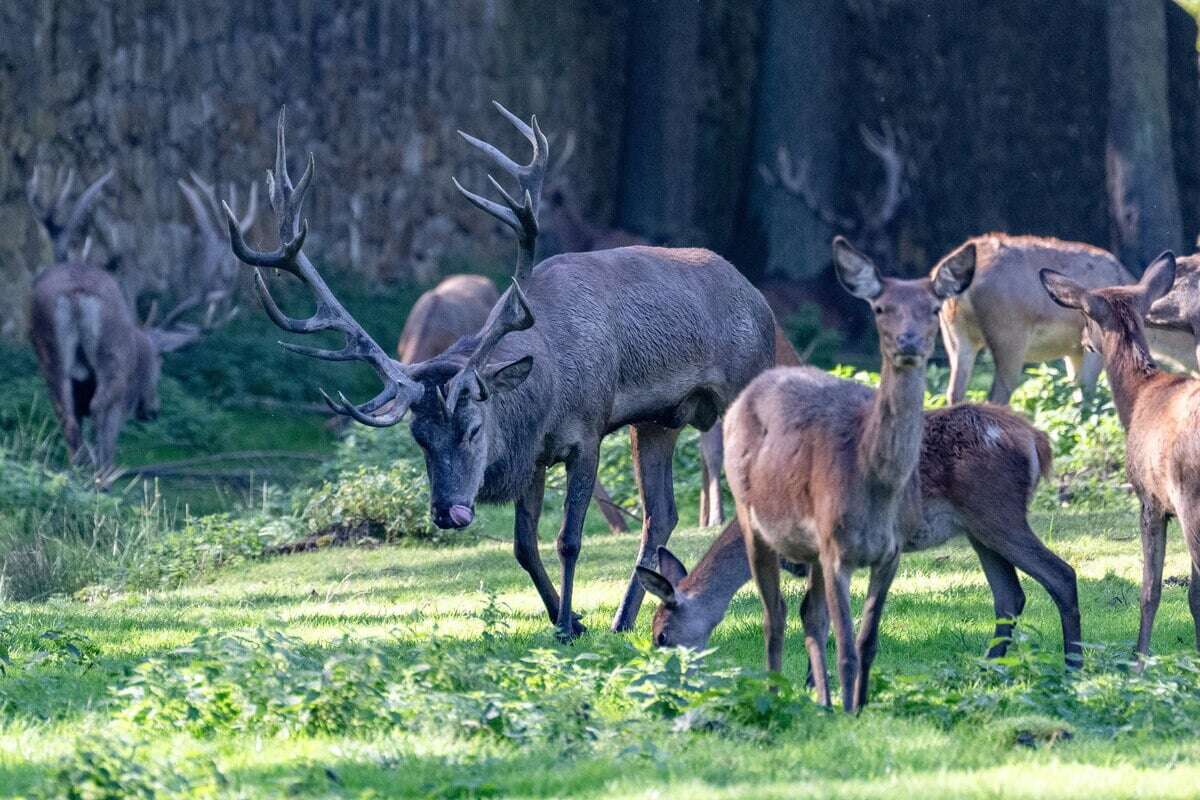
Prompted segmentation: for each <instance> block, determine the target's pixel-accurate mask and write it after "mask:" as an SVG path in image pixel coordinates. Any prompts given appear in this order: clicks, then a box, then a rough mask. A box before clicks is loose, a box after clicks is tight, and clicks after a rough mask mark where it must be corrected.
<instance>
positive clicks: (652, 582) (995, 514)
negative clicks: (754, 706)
mask: <svg viewBox="0 0 1200 800" xmlns="http://www.w3.org/2000/svg"><path fill="white" fill-rule="evenodd" d="M1051 463H1052V456H1051V453H1050V440H1049V438H1048V437H1047V436H1046V434H1044V433H1042V432H1041V431H1039V430H1037V429H1036V428H1034V427H1033V426H1032V425H1030V424H1029V423H1028V422H1026V421H1025V420H1024V419H1022V418H1021V417H1019V416H1017V415H1016V414H1013V413H1012V412H1010V411H1008V410H1007V409H1005V408H1002V407H1000V406H988V405H982V406H974V405H958V406H952V407H950V408H946V409H939V410H937V411H927V412H925V433H924V436H923V438H922V440H921V458H920V463H919V465H918V467H917V473H916V475H915V476H914V478H913V480H915V481H917V482H918V484H919V486H920V498H921V513H920V514H901V515H900V519H899V522H900V529H899V534H900V540H901V543H902V544H901V548H902V550H903V551H904V552H913V551H918V550H926V549H929V548H932V547H936V546H938V545H940V544H942V543H943V542H946V541H948V540H949V539H951V538H953V537H956V536H966V537H967V539H968V541H970V543H971V546H972V547H973V548H975V552H976V554H977V555H978V556H979V563H980V566H982V567H983V574H984V577H985V578H986V579H987V582H988V586H989V587H990V588H991V590H992V603H993V608H994V609H995V614H996V620H997V622H996V631H995V635H994V636H993V639H992V641H993V644H992V646H991V647H990V648H989V650H988V656H989V657H999V656H1002V655H1004V653H1005V652H1006V650H1007V647H1008V640H1009V637H1010V636H1011V635H1012V623H1013V621H1014V620H1016V618H1017V617H1019V616H1020V614H1021V611H1022V610H1024V608H1025V593H1024V591H1023V590H1022V589H1021V583H1020V581H1019V580H1018V578H1017V573H1016V570H1017V569H1021V570H1022V571H1024V572H1026V573H1028V574H1029V575H1031V576H1032V577H1033V578H1034V580H1036V581H1037V582H1038V583H1040V584H1041V585H1042V586H1043V587H1045V589H1046V591H1047V592H1048V593H1049V594H1050V596H1051V598H1053V600H1054V603H1055V605H1057V606H1058V611H1059V617H1060V619H1061V621H1062V633H1063V651H1064V653H1065V655H1066V659H1067V663H1068V664H1078V663H1079V655H1080V652H1081V646H1080V625H1079V601H1078V590H1077V586H1076V580H1075V571H1074V570H1073V569H1072V568H1071V566H1070V565H1069V564H1067V563H1066V562H1065V561H1063V560H1062V559H1061V558H1059V557H1058V556H1057V555H1055V554H1054V553H1053V552H1051V551H1050V550H1049V549H1048V548H1047V547H1046V546H1045V545H1044V544H1042V542H1041V540H1040V539H1039V538H1038V536H1037V534H1036V533H1034V531H1033V528H1032V527H1030V525H1029V521H1028V518H1027V517H1028V507H1029V501H1030V500H1031V499H1032V497H1033V492H1034V489H1035V488H1036V487H1037V482H1038V479H1039V478H1041V477H1046V476H1048V475H1049V474H1050V468H1051ZM658 564H659V571H658V572H655V571H653V570H651V569H648V568H645V567H639V568H638V575H639V576H640V577H641V579H642V584H643V585H644V586H645V587H646V590H647V591H648V592H650V593H652V594H654V595H655V596H657V597H658V598H659V600H660V601H661V604H660V605H659V607H658V610H657V611H656V612H655V614H654V623H653V626H652V631H653V637H654V643H655V644H656V645H657V646H659V647H675V646H680V645H682V646H686V647H695V648H705V647H707V646H708V639H709V636H710V635H711V634H712V631H713V629H714V628H715V627H716V626H717V624H718V623H720V621H721V620H722V619H723V618H724V617H725V613H726V611H727V610H728V608H729V603H730V601H731V600H732V599H733V595H734V593H735V592H737V590H738V589H740V588H741V587H742V586H743V585H745V584H746V582H747V581H749V580H750V562H749V560H748V559H747V558H746V545H745V542H744V540H743V535H742V531H741V528H739V527H738V524H737V522H732V523H730V524H729V526H727V527H726V528H725V530H723V531H722V532H721V535H720V536H719V537H717V539H716V541H714V542H713V544H712V546H711V547H709V549H708V551H707V552H705V554H704V556H703V557H702V558H701V559H700V561H699V562H698V563H697V564H696V569H695V570H694V571H692V572H690V573H689V572H688V571H687V570H686V569H685V568H684V566H683V563H682V562H681V561H680V560H679V559H678V558H677V557H675V555H674V554H673V553H671V552H670V551H669V550H667V549H666V548H663V549H661V550H659V553H658ZM781 566H782V567H783V568H784V569H788V568H789V566H790V564H789V562H781ZM792 571H796V570H795V569H794V567H793V568H792ZM814 589H815V590H816V591H818V592H819V591H821V588H820V587H811V588H810V590H809V591H810V592H812V591H813V590H814ZM810 602H811V598H810V597H808V596H806V598H805V600H804V602H803V603H802V605H801V609H802V610H801V614H805V613H808V610H807V606H808V604H809V603H810ZM821 644H822V646H823V643H821Z"/></svg>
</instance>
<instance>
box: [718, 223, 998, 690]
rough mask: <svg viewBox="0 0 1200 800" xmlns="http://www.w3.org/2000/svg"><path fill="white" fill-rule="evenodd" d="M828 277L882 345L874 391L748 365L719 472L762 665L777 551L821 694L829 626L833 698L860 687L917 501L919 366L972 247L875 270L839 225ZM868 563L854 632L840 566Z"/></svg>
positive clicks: (772, 649)
mask: <svg viewBox="0 0 1200 800" xmlns="http://www.w3.org/2000/svg"><path fill="white" fill-rule="evenodd" d="M833 256H834V266H835V269H836V272H837V276H838V279H839V280H840V281H841V283H842V285H843V286H844V287H845V288H846V290H847V291H848V292H850V294H852V295H853V296H855V297H858V298H860V299H862V300H864V301H866V302H868V303H870V304H871V308H872V310H873V312H874V317H875V327H876V330H877V331H878V334H879V345H880V350H881V352H882V355H883V365H882V367H881V369H880V383H879V388H878V389H877V390H876V391H871V390H870V389H869V388H867V387H864V386H863V385H862V384H859V383H855V382H853V381H848V380H843V379H840V378H835V377H833V376H832V375H829V374H828V373H825V372H822V371H820V370H817V369H811V368H805V367H799V368H791V369H772V370H769V371H768V372H765V373H763V374H762V375H760V376H759V377H758V378H756V379H755V380H754V381H753V382H752V383H751V384H750V386H748V387H747V388H746V390H745V391H744V392H743V393H742V394H741V395H740V396H739V397H738V399H737V400H736V401H735V402H734V403H733V404H732V405H731V406H730V407H729V410H728V412H727V413H726V417H725V474H726V476H727V477H728V480H729V486H730V489H731V490H732V492H733V497H734V501H735V504H736V507H737V519H738V525H739V526H740V527H741V530H742V534H743V537H744V539H745V543H746V553H747V556H748V558H749V561H750V570H751V574H752V575H753V576H754V582H755V584H756V585H757V587H758V591H759V595H760V596H761V598H762V603H763V630H764V634H765V640H766V654H767V668H768V669H770V670H772V671H776V672H777V671H779V669H780V668H781V666H782V663H783V640H784V630H785V622H786V616H787V608H786V605H785V604H784V602H783V597H782V595H781V593H780V590H779V569H780V567H779V560H780V558H781V557H782V558H786V559H787V560H789V561H792V562H796V563H804V564H807V565H808V568H809V571H810V572H809V574H810V578H809V580H810V586H811V588H812V589H813V591H811V592H810V593H809V601H808V604H807V606H806V608H805V609H804V613H803V614H802V615H801V616H802V619H803V622H804V632H805V643H806V646H807V649H808V654H809V661H810V663H811V665H812V671H813V676H814V678H815V680H816V690H817V695H818V697H819V698H820V699H821V701H822V702H823V703H825V704H829V702H830V695H829V686H828V683H827V681H826V680H825V642H826V640H827V639H828V631H829V617H830V615H832V617H833V628H834V635H835V638H836V640H837V654H838V675H839V677H840V678H841V691H842V706H843V707H844V708H845V710H846V711H855V710H857V709H858V708H860V707H861V706H862V705H863V703H864V702H865V701H866V698H867V686H868V680H869V675H870V669H871V664H872V662H873V661H874V658H875V651H876V647H877V642H878V633H879V620H880V616H881V614H882V612H883V606H884V602H885V600H886V598H887V592H888V589H889V587H890V586H891V583H892V579H893V578H894V577H895V574H896V568H897V565H898V564H899V559H900V550H901V547H902V546H903V544H904V539H903V536H902V533H901V532H902V531H903V530H904V529H905V528H906V527H909V526H910V525H912V524H913V523H911V522H909V521H908V520H910V519H915V518H916V517H917V516H919V515H920V513H921V508H920V488H919V485H918V481H917V480H915V479H914V478H915V475H916V473H917V466H918V462H919V460H920V452H921V439H922V431H923V429H924V425H925V415H924V411H923V403H924V399H925V367H926V361H927V359H928V357H929V354H930V352H931V351H932V349H933V344H934V337H935V336H936V333H937V324H938V311H939V309H940V308H941V305H942V302H943V301H944V300H945V299H946V298H948V297H953V296H955V295H958V294H960V293H962V292H963V291H964V290H965V289H966V288H967V287H968V286H969V285H970V283H971V278H972V276H973V274H974V269H975V259H974V251H973V250H972V249H970V248H967V249H964V250H963V251H962V253H961V255H960V257H959V258H957V259H953V260H949V261H946V262H943V264H942V265H941V267H940V269H938V270H937V271H936V272H935V273H934V274H933V275H932V276H931V277H928V278H920V279H916V280H899V279H896V278H884V277H882V276H881V275H880V274H879V271H878V270H877V269H876V267H875V264H874V263H873V262H872V261H871V260H870V259H869V258H868V257H866V256H865V255H863V254H862V253H860V252H859V251H858V250H856V249H855V248H854V247H853V246H851V245H850V243H849V242H847V241H846V240H845V239H843V238H841V237H837V238H835V239H834V242H833ZM860 567H869V568H870V581H869V586H868V590H867V599H866V604H865V606H864V609H863V616H862V621H861V632H860V634H859V637H858V640H857V642H856V641H855V638H854V627H853V623H852V621H851V617H850V577H851V575H852V574H853V572H854V570H855V569H857V568H860Z"/></svg>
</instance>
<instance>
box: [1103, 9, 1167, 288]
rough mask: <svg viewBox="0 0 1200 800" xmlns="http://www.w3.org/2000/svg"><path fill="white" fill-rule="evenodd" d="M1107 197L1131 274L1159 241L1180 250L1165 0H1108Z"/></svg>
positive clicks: (1117, 246)
mask: <svg viewBox="0 0 1200 800" xmlns="http://www.w3.org/2000/svg"><path fill="white" fill-rule="evenodd" d="M1108 72H1109V89H1108V103H1109V121H1108V154H1107V162H1106V163H1107V170H1108V198H1109V210H1110V212H1111V219H1112V232H1113V249H1114V251H1115V252H1116V253H1117V255H1118V256H1119V257H1120V259H1121V261H1122V262H1124V264H1125V265H1126V266H1127V267H1128V268H1129V269H1131V270H1133V271H1134V273H1135V274H1140V273H1141V271H1142V269H1144V268H1145V266H1146V265H1147V264H1149V263H1150V261H1151V260H1152V259H1153V258H1154V256H1155V255H1157V254H1158V253H1160V252H1162V251H1163V250H1164V249H1168V248H1170V249H1172V250H1177V251H1178V250H1179V249H1180V247H1181V246H1182V244H1183V233H1182V231H1183V224H1182V220H1181V217H1180V212H1179V194H1178V188H1177V186H1176V183H1175V167H1174V160H1173V159H1172V156H1171V118H1170V113H1169V111H1168V107H1167V35H1166V16H1165V13H1164V8H1163V4H1162V3H1161V2H1156V0H1111V2H1110V3H1109V4H1108Z"/></svg>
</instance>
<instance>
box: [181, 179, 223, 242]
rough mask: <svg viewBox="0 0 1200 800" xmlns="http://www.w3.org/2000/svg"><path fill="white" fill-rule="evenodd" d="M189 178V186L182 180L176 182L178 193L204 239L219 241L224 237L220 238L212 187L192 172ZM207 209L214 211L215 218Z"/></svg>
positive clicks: (218, 207)
mask: <svg viewBox="0 0 1200 800" xmlns="http://www.w3.org/2000/svg"><path fill="white" fill-rule="evenodd" d="M191 177H192V183H191V184H188V183H187V181H184V180H183V179H182V178H180V179H179V180H178V181H176V183H177V184H178V186H179V191H181V192H183V197H184V199H185V200H187V204H188V206H190V207H191V209H192V216H193V217H195V218H196V224H197V225H199V226H200V229H201V231H202V233H203V235H204V237H205V238H206V239H208V240H209V241H213V240H218V241H219V240H221V239H223V238H224V237H223V236H221V229H220V227H219V225H220V222H221V214H220V211H221V208H220V206H219V205H218V204H217V198H216V196H215V195H214V194H213V193H212V187H211V186H210V185H208V184H206V183H205V182H204V181H203V180H201V179H200V176H199V175H197V174H196V173H194V172H193V173H191ZM201 193H203V194H204V199H201V197H200V194H201ZM205 200H207V201H208V203H209V206H208V207H206V206H205V202H204V201H205ZM209 208H213V209H215V211H216V214H217V216H212V212H210V211H209ZM214 223H215V224H214Z"/></svg>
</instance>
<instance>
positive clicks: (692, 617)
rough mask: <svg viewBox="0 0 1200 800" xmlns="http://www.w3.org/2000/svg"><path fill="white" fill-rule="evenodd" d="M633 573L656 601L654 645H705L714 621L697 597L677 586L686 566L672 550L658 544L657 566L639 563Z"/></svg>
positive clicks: (714, 625) (685, 575)
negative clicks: (645, 565) (656, 567)
mask: <svg viewBox="0 0 1200 800" xmlns="http://www.w3.org/2000/svg"><path fill="white" fill-rule="evenodd" d="M637 577H638V580H639V581H640V582H641V584H642V588H644V589H645V590H646V591H647V592H649V593H650V594H652V595H654V596H655V597H657V598H658V599H659V601H660V605H659V606H658V608H657V609H656V610H655V612H654V620H653V622H652V623H651V629H650V630H651V635H652V637H653V639H652V641H653V642H654V646H655V647H693V648H696V649H698V650H702V649H704V648H705V647H708V638H709V637H710V636H711V635H712V632H713V628H715V627H716V622H714V621H713V619H712V618H713V614H712V613H710V610H709V609H707V608H706V607H705V605H704V603H703V602H702V600H701V599H700V598H697V597H694V596H692V595H691V594H689V593H688V592H687V591H686V590H684V589H682V588H681V587H680V583H681V582H682V581H683V579H684V578H686V577H687V569H686V568H685V567H684V566H683V562H682V561H680V560H679V559H678V558H677V557H676V556H675V554H674V553H672V552H671V551H670V550H668V549H667V548H665V547H660V548H658V570H657V571H656V570H653V569H650V568H649V567H643V566H639V567H638V568H637Z"/></svg>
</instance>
